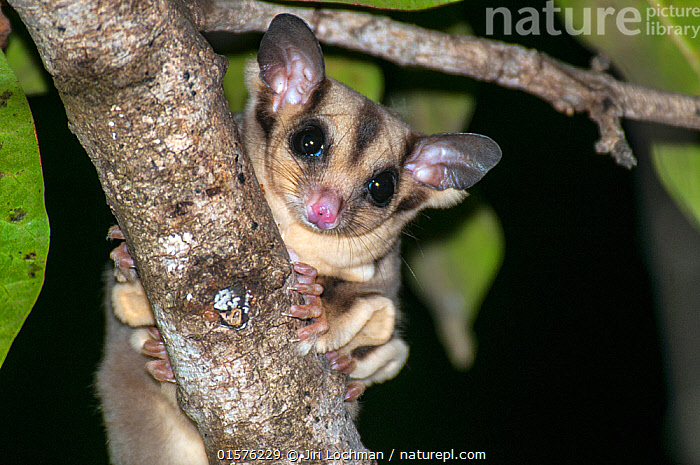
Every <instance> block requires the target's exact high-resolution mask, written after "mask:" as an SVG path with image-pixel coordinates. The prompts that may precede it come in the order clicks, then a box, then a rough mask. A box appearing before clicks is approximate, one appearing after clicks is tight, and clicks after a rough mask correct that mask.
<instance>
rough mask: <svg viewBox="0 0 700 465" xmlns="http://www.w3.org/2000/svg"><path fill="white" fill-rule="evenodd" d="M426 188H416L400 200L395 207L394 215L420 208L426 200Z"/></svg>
mask: <svg viewBox="0 0 700 465" xmlns="http://www.w3.org/2000/svg"><path fill="white" fill-rule="evenodd" d="M425 189H427V188H426V187H423V188H420V187H419V188H418V189H416V190H415V191H413V192H412V193H411V195H409V196H408V197H405V198H403V199H401V202H399V204H398V205H397V206H396V213H402V212H407V211H411V210H415V209H416V208H418V207H420V206H421V205H422V204H423V203H425V201H426V200H428V193H427V192H426V190H425Z"/></svg>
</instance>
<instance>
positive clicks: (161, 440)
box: [97, 14, 501, 464]
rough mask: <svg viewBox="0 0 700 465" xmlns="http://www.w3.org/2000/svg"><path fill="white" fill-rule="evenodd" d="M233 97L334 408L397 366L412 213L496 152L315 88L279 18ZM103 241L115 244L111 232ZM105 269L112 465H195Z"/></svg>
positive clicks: (129, 280)
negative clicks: (239, 97)
mask: <svg viewBox="0 0 700 465" xmlns="http://www.w3.org/2000/svg"><path fill="white" fill-rule="evenodd" d="M246 86H247V88H248V91H249V93H250V99H249V101H248V104H247V107H246V110H245V113H244V114H243V116H242V118H240V119H239V123H240V129H241V131H240V132H241V134H242V135H243V145H244V147H245V151H246V153H247V154H248V156H249V157H250V158H251V160H252V163H253V166H254V169H255V173H256V176H257V178H258V181H259V182H260V184H261V186H262V188H263V191H264V193H265V198H266V200H267V202H268V203H269V204H270V207H271V209H272V213H273V216H274V218H275V221H276V223H277V225H278V227H279V230H280V233H281V234H282V238H283V239H284V242H285V244H286V245H287V246H288V247H289V249H290V255H291V256H292V260H293V262H295V263H294V270H295V271H296V273H297V277H298V284H296V285H295V286H294V289H295V290H297V291H298V292H300V293H301V294H302V295H303V296H304V299H305V303H304V305H298V306H292V307H291V308H290V309H289V312H288V316H289V317H291V318H298V319H301V320H305V321H308V324H307V325H306V326H304V327H302V328H300V329H299V330H298V332H297V339H298V350H299V352H300V353H307V352H308V351H310V350H315V351H317V352H319V353H325V354H327V356H328V358H329V360H330V362H331V366H332V367H333V368H334V369H338V370H342V371H344V372H346V373H347V374H348V375H349V379H350V382H349V384H348V388H347V393H346V400H348V401H354V400H355V399H357V397H358V396H359V395H360V394H362V392H363V391H364V389H365V387H367V386H369V385H370V384H372V383H377V382H382V381H385V380H387V379H389V378H392V377H394V376H395V375H396V374H397V373H398V372H399V370H400V369H401V368H402V366H403V365H404V363H405V361H406V358H407V356H408V347H407V346H406V344H405V343H404V341H403V340H402V339H401V337H400V334H399V331H398V330H397V323H398V322H399V321H400V315H399V310H398V307H399V302H398V299H397V293H398V288H399V282H400V277H399V272H400V263H401V261H400V257H399V242H400V235H401V230H402V229H403V227H404V225H405V224H406V223H407V222H408V221H409V220H411V219H412V218H413V217H414V216H415V215H416V214H417V213H418V212H419V211H420V210H422V209H424V208H427V207H435V208H444V207H449V206H452V205H454V204H456V203H458V202H459V201H461V200H462V199H463V198H464V197H465V196H466V192H465V189H467V188H469V187H471V186H472V185H474V184H475V183H476V182H477V181H479V180H480V179H481V178H482V177H483V176H484V175H485V174H486V172H487V171H489V170H490V169H491V168H493V167H494V166H495V165H496V163H498V161H499V160H500V157H501V151H500V149H499V147H498V145H497V144H496V143H495V142H494V141H493V140H491V139H489V138H488V137H485V136H481V135H478V134H434V135H427V136H426V135H422V134H418V133H416V132H414V131H413V130H411V129H410V128H409V127H408V126H407V125H406V124H405V123H404V122H402V121H401V120H400V119H398V118H397V117H396V116H395V115H394V114H393V113H391V112H390V111H388V110H387V109H386V108H384V107H382V106H381V105H379V104H377V103H375V102H373V101H371V100H369V99H368V98H366V97H364V96H363V95H361V94H359V93H357V92H356V91H354V90H352V89H350V88H349V87H347V86H345V85H343V84H341V83H339V82H337V81H335V80H333V79H330V78H328V77H327V76H326V75H325V65H324V60H323V54H322V52H321V47H320V45H319V43H318V41H317V40H316V37H315V36H314V34H313V33H312V32H311V30H310V29H309V27H308V26H307V25H306V23H304V21H302V20H301V19H299V18H297V17H296V16H292V15H289V14H281V15H278V16H277V17H275V18H274V19H273V20H272V22H271V23H270V27H269V29H268V31H267V33H266V34H265V36H264V37H263V39H262V42H261V43H260V49H259V52H258V57H257V61H255V60H252V61H251V62H250V63H248V65H247V68H246ZM111 235H112V237H115V238H123V236H122V235H121V232H120V231H119V230H118V228H115V229H113V230H112V231H111ZM113 258H114V259H115V262H117V265H118V266H117V268H116V270H117V273H116V274H117V278H118V279H117V281H116V282H114V280H112V281H113V282H112V283H111V284H110V285H109V288H108V293H109V295H108V297H109V298H108V300H109V302H108V304H109V305H108V307H109V308H108V315H107V318H108V323H107V336H106V348H105V356H104V359H103V361H102V365H101V367H100V369H99V371H98V375H97V386H98V394H99V397H100V399H101V401H102V410H103V412H104V418H105V423H106V427H107V433H108V439H109V448H110V454H111V457H112V461H113V462H114V463H119V464H136V463H139V464H141V463H173V464H175V463H183V464H184V463H187V464H195V463H206V458H205V456H204V450H203V445H202V442H201V440H200V439H199V436H198V434H197V429H196V428H195V427H194V425H193V423H192V422H191V421H190V420H189V419H188V418H187V417H186V416H185V415H184V414H183V413H182V412H181V410H180V409H179V407H178V405H177V402H176V400H175V386H174V384H172V383H169V382H168V381H173V375H172V371H171V370H170V365H169V362H168V360H167V354H166V352H165V349H164V346H163V342H162V340H161V339H160V338H159V336H158V331H157V330H156V329H155V328H154V327H153V325H154V324H155V323H154V321H153V317H152V315H151V311H150V307H149V304H148V301H147V300H146V297H145V295H144V293H143V289H142V288H141V285H140V284H139V282H138V277H137V276H136V273H135V271H134V270H133V260H131V257H130V256H129V254H128V251H127V250H126V246H125V245H121V246H120V247H118V248H117V249H115V252H114V253H113ZM146 365H147V368H148V369H146V368H145V366H146Z"/></svg>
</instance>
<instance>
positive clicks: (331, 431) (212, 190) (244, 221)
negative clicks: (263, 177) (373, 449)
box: [11, 0, 363, 463]
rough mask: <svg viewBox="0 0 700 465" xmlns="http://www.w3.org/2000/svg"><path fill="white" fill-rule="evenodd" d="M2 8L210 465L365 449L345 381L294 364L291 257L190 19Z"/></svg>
mask: <svg viewBox="0 0 700 465" xmlns="http://www.w3.org/2000/svg"><path fill="white" fill-rule="evenodd" d="M11 5H12V6H13V7H14V8H15V10H16V11H17V12H18V13H19V15H20V16H21V18H22V20H23V21H24V22H25V24H26V25H27V28H28V29H29V31H30V33H31V35H32V37H33V39H34V41H35V42H36V44H37V47H38V49H39V52H40V54H41V56H42V60H43V62H44V65H45V67H46V69H47V70H48V71H49V72H50V73H51V75H52V76H53V78H54V82H55V85H56V88H57V89H58V90H59V92H60V95H61V98H62V100H63V102H64V105H65V107H66V112H67V115H68V119H69V121H70V126H71V130H72V131H73V132H74V133H75V134H76V135H77V136H78V138H79V139H80V141H81V143H82V144H83V146H84V147H85V149H86V150H87V152H88V154H89V155H90V158H91V160H92V161H93V163H94V165H95V167H96V169H97V172H98V175H99V178H100V181H101V182H102V186H103V189H104V191H105V193H106V197H107V199H108V202H109V204H110V206H111V207H112V209H113V211H114V214H115V216H116V217H117V219H118V221H119V224H120V226H121V229H122V230H123V231H124V233H125V234H126V237H127V242H128V244H129V249H130V251H131V253H132V255H133V256H134V259H135V260H136V263H137V265H138V269H139V273H140V277H141V279H142V282H143V284H144V287H145V288H146V291H147V294H148V296H149V300H150V302H151V304H152V308H153V310H154V313H155V316H156V319H157V320H158V324H159V327H160V330H161V333H162V335H163V338H164V340H165V342H166V345H167V346H168V352H169V355H170V360H171V362H172V364H173V369H174V372H175V375H176V378H177V380H178V385H179V398H180V403H181V406H182V408H183V410H184V411H185V412H186V413H187V414H188V415H189V416H190V417H191V418H192V419H194V420H195V422H196V423H197V424H198V427H199V430H200V433H201V434H202V437H203V439H204V444H205V448H206V450H207V454H208V458H209V461H210V463H220V462H219V460H217V450H220V449H223V450H228V449H249V450H259V449H271V450H275V449H276V450H280V451H286V450H290V449H300V448H301V449H315V450H318V449H325V450H329V451H332V452H339V451H347V450H350V449H352V450H363V446H362V444H361V443H360V439H359V436H358V434H357V431H356V430H355V427H354V425H353V423H352V421H351V420H350V419H349V416H348V415H347V414H346V412H345V407H344V405H343V397H344V383H341V377H340V376H338V375H337V374H333V375H331V374H329V372H328V369H327V367H324V366H323V365H322V364H321V362H320V360H319V357H318V356H315V355H311V356H307V357H299V356H297V355H296V354H295V353H294V351H293V344H292V343H291V342H290V339H291V338H292V337H293V336H294V334H295V333H294V331H293V328H292V327H291V325H290V324H289V321H288V319H287V318H285V317H283V316H281V312H282V311H286V310H287V309H288V308H289V305H290V298H289V296H288V295H287V286H288V284H289V280H288V276H289V274H290V271H291V268H290V266H289V264H288V258H287V254H286V249H285V247H284V244H283V242H282V240H281V239H280V237H279V234H278V232H277V228H276V226H275V223H274V221H273V220H272V216H271V214H270V211H269V208H268V207H267V204H266V202H265V200H264V198H263V196H262V193H261V192H260V189H259V186H258V183H257V181H256V179H255V175H254V173H253V170H252V167H251V165H250V163H249V161H248V160H247V158H246V157H245V156H242V154H241V150H240V144H239V141H238V138H237V134H236V127H235V124H234V122H233V118H232V117H231V114H230V112H229V110H228V105H227V103H226V100H225V99H224V95H223V91H222V88H221V80H222V78H223V75H224V72H225V60H223V59H222V58H221V57H219V56H217V55H216V54H214V52H213V51H212V50H211V48H210V46H209V45H208V44H207V43H206V41H205V40H204V39H203V38H202V37H201V36H200V35H199V33H198V32H197V31H196V29H195V27H194V25H193V23H192V20H191V17H190V15H189V13H188V11H187V9H186V8H184V7H183V6H182V5H181V4H180V3H178V2H177V1H175V0H173V1H168V0H160V1H153V2H150V1H149V2H144V1H140V0H104V1H101V2H93V1H91V0H58V1H57V0H12V1H11ZM105 258H106V257H105ZM227 296H228V297H229V301H232V300H233V299H232V297H231V296H233V297H236V296H237V297H240V301H241V302H243V301H248V302H249V304H250V310H249V311H246V307H245V306H243V305H239V307H238V312H239V317H240V321H239V323H240V324H229V325H226V324H224V323H225V322H224V320H223V319H222V318H221V316H220V312H219V310H218V309H219V308H220V305H219V306H216V305H215V302H216V301H219V302H221V300H222V299H224V300H225V299H226V297H227ZM341 384H342V385H341ZM145 414H148V412H145ZM285 459H286V457H285V456H284V455H283V456H282V457H281V460H280V461H282V462H284V461H285Z"/></svg>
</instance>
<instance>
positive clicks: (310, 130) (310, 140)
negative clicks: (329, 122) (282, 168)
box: [291, 124, 326, 159]
mask: <svg viewBox="0 0 700 465" xmlns="http://www.w3.org/2000/svg"><path fill="white" fill-rule="evenodd" d="M291 145H292V152H294V155H296V156H298V157H301V158H307V159H315V158H320V157H321V156H322V155H323V149H325V148H326V135H325V134H324V133H323V129H321V128H320V127H319V126H318V125H316V124H309V125H307V126H304V127H303V128H301V129H300V130H298V131H297V132H296V133H294V134H293V135H292V138H291Z"/></svg>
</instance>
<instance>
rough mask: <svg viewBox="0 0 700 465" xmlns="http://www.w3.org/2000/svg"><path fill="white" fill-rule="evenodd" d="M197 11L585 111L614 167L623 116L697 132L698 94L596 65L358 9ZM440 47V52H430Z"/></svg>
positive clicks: (226, 26)
mask: <svg viewBox="0 0 700 465" xmlns="http://www.w3.org/2000/svg"><path fill="white" fill-rule="evenodd" d="M204 5H206V6H205V7H202V8H199V9H198V10H197V13H196V17H197V24H198V25H199V27H200V29H202V30H203V31H228V32H248V31H263V30H264V29H265V28H266V27H267V24H269V22H270V20H271V19H272V18H273V17H274V16H275V15H276V14H278V13H281V12H283V11H286V12H291V13H294V14H296V15H298V16H300V17H302V18H304V20H306V22H307V23H309V24H310V25H311V27H312V29H313V30H314V33H315V34H316V36H317V37H318V39H319V40H320V41H322V42H325V43H327V44H333V45H338V46H341V47H345V48H350V49H353V50H357V51H361V52H364V53H369V54H372V55H375V56H378V57H381V58H384V59H386V60H389V61H392V62H394V63H397V64H399V65H402V66H420V67H424V68H430V69H434V70H437V71H442V72H445V73H450V74H457V75H462V76H468V77H471V78H474V79H478V80H482V81H488V82H494V83H497V84H499V85H502V86H504V87H509V88H512V89H519V90H523V91H525V92H528V93H531V94H533V95H535V96H537V97H539V98H541V99H543V100H546V101H547V102H549V103H550V104H551V105H552V106H553V107H554V108H555V109H556V110H558V111H560V112H562V113H566V114H567V115H573V114H574V113H576V112H587V113H588V114H589V116H590V118H591V120H593V121H594V122H595V123H596V124H597V125H598V128H599V131H600V136H601V137H600V140H599V141H598V142H597V143H596V146H595V148H596V151H597V152H598V153H610V154H611V155H612V156H613V158H615V160H616V161H617V163H619V164H620V165H623V166H626V167H632V166H634V165H635V164H636V160H635V158H634V156H633V154H632V150H631V148H630V146H629V144H628V142H627V140H626V138H625V133H624V131H623V129H622V126H621V119H622V118H630V119H634V120H639V121H649V122H656V123H662V124H668V125H673V126H679V127H684V128H691V129H700V97H699V96H689V95H683V94H678V93H673V92H665V91H660V90H655V89H649V88H645V87H642V86H636V85H634V84H629V83H625V82H620V81H617V80H616V79H614V78H612V77H611V76H609V75H608V74H606V73H605V66H599V63H600V60H598V61H596V62H595V63H594V66H592V69H581V68H577V67H575V66H571V65H568V64H566V63H562V62H560V61H558V60H555V59H553V58H551V57H549V56H547V55H546V54H544V53H542V52H538V51H536V50H530V49H526V48H524V47H521V46H518V45H512V44H506V43H503V42H498V41H494V40H488V39H483V38H479V37H472V36H461V35H453V34H446V33H442V32H438V31H431V30H427V29H423V28H420V27H418V26H414V25H411V24H404V23H401V22H398V21H394V20H392V19H390V18H387V17H382V16H378V15H374V14H368V13H362V12H357V11H340V10H329V9H312V8H304V7H293V8H292V7H287V6H282V5H275V4H271V3H264V2H260V1H257V0H211V1H209V2H207V3H206V4H204ZM436 50H439V53H436V52H435V51H436Z"/></svg>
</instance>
